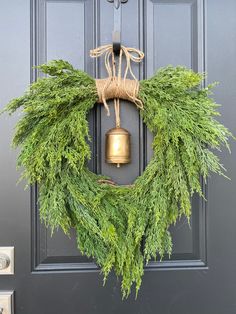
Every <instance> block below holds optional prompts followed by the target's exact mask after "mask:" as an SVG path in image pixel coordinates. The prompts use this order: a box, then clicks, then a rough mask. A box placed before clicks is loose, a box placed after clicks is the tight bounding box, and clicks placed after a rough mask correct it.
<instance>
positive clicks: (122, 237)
mask: <svg viewBox="0 0 236 314" xmlns="http://www.w3.org/2000/svg"><path fill="white" fill-rule="evenodd" d="M39 69H40V70H41V71H42V72H44V73H45V74H47V75H49V76H48V77H44V78H40V79H38V80H37V81H36V82H35V83H33V84H32V85H31V86H30V88H29V90H28V91H27V92H26V93H25V94H24V95H23V96H22V97H19V98H17V99H14V100H12V101H11V102H10V103H9V104H8V106H7V107H6V109H5V110H6V111H8V112H9V113H10V114H12V113H14V112H15V111H16V110H17V109H18V108H19V107H21V108H22V109H23V113H24V114H23V117H22V118H21V119H20V121H19V122H18V124H17V126H16V131H15V136H14V139H13V144H14V146H15V147H18V146H19V147H20V154H19V157H18V166H19V167H21V166H23V167H24V172H23V174H22V177H23V178H26V179H27V180H28V182H29V184H34V183H36V182H37V184H38V186H39V204H40V214H41V218H42V219H43V220H44V222H45V223H46V225H47V226H50V227H51V228H52V230H54V229H55V228H58V227H61V228H62V229H63V230H64V232H65V233H68V232H69V229H70V228H71V227H74V228H75V229H76V232H77V242H78V247H79V249H80V251H81V252H82V253H83V254H86V255H87V256H88V257H92V258H94V259H95V261H96V262H97V264H98V265H99V266H100V267H101V269H102V272H103V274H104V278H105V279H106V277H107V275H108V274H109V272H110V271H111V270H112V269H114V271H115V273H116V274H117V275H118V276H121V277H122V285H121V290H122V294H123V297H127V296H128V295H129V294H130V291H131V286H132V285H133V284H135V285H136V292H138V290H139V288H140V285H141V278H142V275H143V268H144V264H145V263H148V261H149V260H150V259H151V258H154V259H155V258H156V257H157V252H158V254H159V256H160V258H162V257H163V256H164V254H168V255H170V254H171V251H172V241H171V235H170V232H169V227H170V225H172V224H175V223H176V221H177V219H179V218H180V217H181V216H186V217H187V218H188V220H189V219H190V215H191V196H192V195H193V193H194V192H197V193H198V194H200V195H201V196H203V197H204V195H203V192H202V187H201V183H200V176H202V177H203V179H204V180H206V178H207V177H208V175H209V172H215V173H218V174H221V175H222V174H223V172H224V168H223V166H222V165H221V164H220V162H219V159H218V157H217V156H216V155H215V154H214V152H213V151H212V150H219V149H220V147H221V145H222V144H223V145H226V146H227V147H228V144H227V141H228V138H229V137H231V136H232V135H231V133H230V132H229V131H228V130H227V129H226V128H225V127H224V126H223V125H222V124H220V123H219V122H218V121H217V120H216V119H215V117H216V116H218V115H219V113H218V112H217V111H216V109H217V107H218V105H216V104H215V102H214V101H213V99H212V98H210V97H209V94H210V93H211V88H212V86H208V87H206V88H201V83H202V80H203V79H204V77H203V75H202V74H198V73H194V72H193V71H192V70H189V69H186V68H184V67H180V66H179V67H175V68H174V67H172V66H168V67H166V68H162V69H160V70H159V71H158V72H157V73H156V75H154V76H153V77H152V78H150V79H148V80H144V81H141V82H140V91H139V98H140V99H141V100H142V102H143V104H144V110H143V111H141V115H142V118H143V121H144V122H145V124H146V125H147V127H148V129H149V130H150V131H151V132H152V133H153V135H154V140H153V151H154V154H153V158H152V160H151V161H150V163H149V164H148V166H147V167H146V170H145V171H144V173H143V174H142V175H141V176H140V177H138V178H137V179H136V181H135V182H134V184H133V185H132V186H130V187H127V186H111V185H109V184H106V183H101V182H99V180H100V179H104V177H103V176H100V175H96V174H94V173H92V172H91V171H89V169H88V168H87V166H86V165H87V161H88V159H89V158H90V157H91V152H90V147H89V141H90V140H91V139H90V136H89V128H88V121H87V115H88V112H89V110H90V109H91V108H93V106H94V104H95V103H96V101H97V98H98V96H97V92H96V85H95V80H94V79H93V78H91V77H90V76H89V75H88V74H86V73H84V72H82V71H79V70H76V69H74V68H73V67H72V65H70V64H69V63H68V62H65V61H63V60H56V61H51V62H49V63H48V64H47V65H46V64H44V65H41V66H39ZM209 149H211V150H209ZM103 182H104V181H103Z"/></svg>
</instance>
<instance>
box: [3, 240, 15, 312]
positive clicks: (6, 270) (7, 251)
mask: <svg viewBox="0 0 236 314" xmlns="http://www.w3.org/2000/svg"><path fill="white" fill-rule="evenodd" d="M13 274H14V247H11V246H9V247H8V246H6V247H0V275H13ZM0 309H1V306H0ZM0 314H1V311H0ZM4 314H5V313H4Z"/></svg>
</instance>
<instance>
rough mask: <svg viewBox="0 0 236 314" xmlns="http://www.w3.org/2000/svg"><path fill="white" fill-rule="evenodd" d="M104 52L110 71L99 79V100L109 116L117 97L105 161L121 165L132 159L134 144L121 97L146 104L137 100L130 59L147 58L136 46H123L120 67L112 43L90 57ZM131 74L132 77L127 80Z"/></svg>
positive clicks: (134, 60)
mask: <svg viewBox="0 0 236 314" xmlns="http://www.w3.org/2000/svg"><path fill="white" fill-rule="evenodd" d="M103 54H104V55H105V58H104V59H105V67H106V70H107V74H108V78H107V79H98V80H96V86H97V91H98V95H99V102H101V103H103V104H104V106H105V108H106V110H107V115H108V116H109V115H110V110H109V107H108V104H107V100H108V99H114V108H115V123H116V127H115V128H112V129H110V130H109V131H108V132H107V133H106V145H105V156H106V162H107V163H109V164H116V165H117V167H118V168H119V167H120V165H121V164H127V163H129V162H130V161H131V143H130V137H131V135H130V133H129V131H127V130H126V129H124V128H122V127H121V120H120V99H126V100H129V101H132V102H134V103H135V104H136V106H137V107H138V108H140V109H143V104H142V102H141V101H140V99H138V97H137V96H138V91H139V82H138V80H137V78H136V77H135V75H134V73H133V71H132V68H131V61H133V62H136V63H138V62H141V61H142V60H143V58H144V53H143V52H142V51H140V50H137V49H135V48H127V47H125V46H121V48H120V52H119V58H118V69H117V66H116V60H115V54H114V51H113V49H111V46H110V45H107V46H101V47H98V48H96V49H94V50H91V51H90V56H91V57H93V58H98V57H101V56H102V55H103ZM123 57H124V59H125V62H126V67H125V71H124V76H123V77H122V73H121V72H122V61H123ZM128 74H130V75H131V77H132V80H130V79H127V75H128Z"/></svg>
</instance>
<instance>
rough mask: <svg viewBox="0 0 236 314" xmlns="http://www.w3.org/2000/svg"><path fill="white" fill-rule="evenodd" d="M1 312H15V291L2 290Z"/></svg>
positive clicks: (9, 313) (8, 313)
mask: <svg viewBox="0 0 236 314" xmlns="http://www.w3.org/2000/svg"><path fill="white" fill-rule="evenodd" d="M0 314H14V291H0Z"/></svg>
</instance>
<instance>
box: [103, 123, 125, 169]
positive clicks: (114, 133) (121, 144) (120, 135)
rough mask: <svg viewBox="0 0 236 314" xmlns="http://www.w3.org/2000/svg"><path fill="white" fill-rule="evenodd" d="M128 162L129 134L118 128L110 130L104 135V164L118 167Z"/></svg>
mask: <svg viewBox="0 0 236 314" xmlns="http://www.w3.org/2000/svg"><path fill="white" fill-rule="evenodd" d="M130 161H131V153H130V133H129V132H128V131H127V130H126V129H123V128H120V127H116V128H113V129H110V130H109V131H108V132H107V133H106V162H107V163H109V164H117V167H120V164H127V163H129V162H130Z"/></svg>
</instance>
